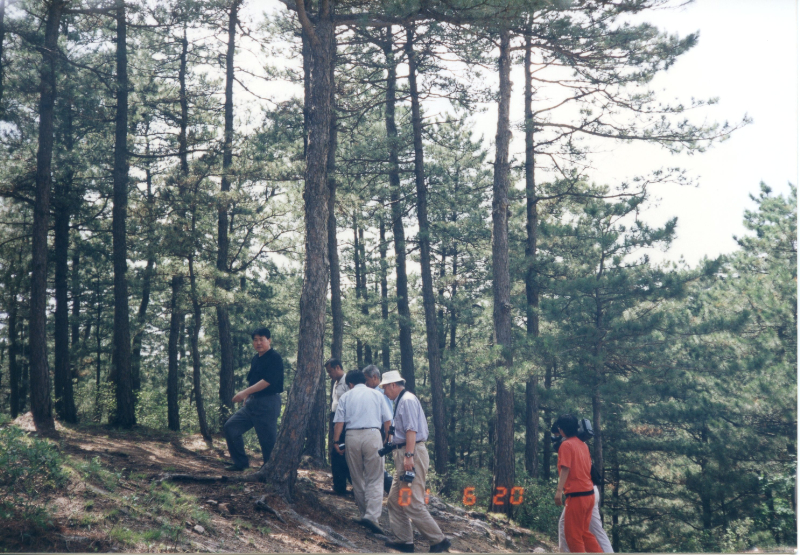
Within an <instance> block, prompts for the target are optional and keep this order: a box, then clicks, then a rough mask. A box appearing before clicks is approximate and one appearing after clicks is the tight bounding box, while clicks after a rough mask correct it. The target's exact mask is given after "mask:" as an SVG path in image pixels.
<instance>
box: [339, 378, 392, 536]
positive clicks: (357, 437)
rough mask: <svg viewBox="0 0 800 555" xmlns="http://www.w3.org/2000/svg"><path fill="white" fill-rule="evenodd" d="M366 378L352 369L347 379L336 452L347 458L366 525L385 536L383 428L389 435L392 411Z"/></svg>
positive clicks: (341, 402) (360, 522) (340, 407)
mask: <svg viewBox="0 0 800 555" xmlns="http://www.w3.org/2000/svg"><path fill="white" fill-rule="evenodd" d="M365 381H366V378H365V377H364V374H363V373H362V372H360V371H358V370H351V371H350V372H348V373H347V376H346V377H345V382H346V383H347V386H348V387H349V388H350V390H349V391H348V392H346V393H345V394H344V395H342V396H341V397H340V398H339V404H338V406H337V407H336V414H335V416H334V417H333V422H334V428H333V445H334V449H335V450H336V452H337V453H338V454H340V455H344V456H345V458H346V459H347V466H348V468H349V469H350V478H351V480H352V481H353V494H354V495H355V498H356V505H358V510H359V512H360V513H361V520H359V521H358V522H359V524H362V525H364V526H366V527H367V528H369V529H370V530H372V531H373V532H375V533H376V534H383V530H381V527H380V525H379V523H378V519H379V518H380V516H381V508H382V506H383V461H382V460H381V456H380V455H379V454H378V451H380V449H381V444H382V442H381V433H380V428H381V427H383V429H384V430H385V431H386V432H387V433H388V431H389V424H391V420H392V412H391V411H390V410H389V407H388V406H386V402H385V401H384V400H383V395H381V394H380V393H379V392H377V391H376V390H374V389H370V388H368V387H367V386H366V385H364V383H365ZM345 425H346V426H347V436H346V437H345V440H344V447H345V449H344V450H342V443H341V435H342V430H343V429H344V427H345Z"/></svg>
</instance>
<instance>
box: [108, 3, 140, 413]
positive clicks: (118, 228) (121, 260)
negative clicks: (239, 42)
mask: <svg viewBox="0 0 800 555" xmlns="http://www.w3.org/2000/svg"><path fill="white" fill-rule="evenodd" d="M125 18H126V14H125V1H124V0H117V113H116V118H115V120H116V121H115V133H114V172H113V173H114V207H113V209H112V224H111V234H112V237H113V248H114V346H113V350H112V365H113V368H114V370H113V372H114V376H115V377H116V383H115V385H116V398H117V409H116V413H115V415H114V424H116V425H117V426H121V427H123V428H130V427H131V426H133V425H134V424H136V406H135V397H134V395H133V383H132V380H131V334H130V322H129V318H128V281H127V277H126V274H127V271H128V247H127V237H126V220H127V218H128V48H127V44H126V37H127V22H126V20H125Z"/></svg>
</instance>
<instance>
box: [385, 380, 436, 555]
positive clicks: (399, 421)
mask: <svg viewBox="0 0 800 555" xmlns="http://www.w3.org/2000/svg"><path fill="white" fill-rule="evenodd" d="M405 383H406V382H405V380H404V379H403V378H402V376H401V375H400V372H398V371H396V370H392V371H391V372H386V373H384V374H383V380H381V383H380V385H381V386H382V387H383V391H384V392H385V393H386V395H387V396H388V397H389V399H391V400H392V401H394V403H395V410H394V426H393V429H392V428H390V434H391V437H390V439H389V442H388V443H387V446H386V447H385V448H384V449H383V450H382V451H381V452H382V453H383V454H388V453H389V452H392V451H393V452H394V467H395V478H394V482H393V483H392V489H391V490H390V491H389V525H390V526H391V529H392V532H393V533H394V535H395V536H397V539H398V540H399V541H396V542H389V541H387V542H386V547H391V548H393V549H397V550H398V551H401V552H403V553H413V552H414V529H413V528H412V524H413V525H414V526H415V527H416V528H417V530H419V532H420V534H422V536H423V537H424V538H425V539H427V540H428V541H429V542H430V544H431V553H443V552H445V551H447V550H448V548H449V547H450V540H448V539H447V538H446V537H445V536H444V534H442V530H441V529H440V528H439V525H438V524H436V521H435V520H433V517H432V516H431V514H430V513H429V512H428V508H427V507H426V506H425V477H426V476H427V474H428V465H429V463H430V461H429V458H428V449H427V448H426V447H425V441H426V440H427V439H428V422H427V420H426V419H425V413H424V412H423V410H422V405H420V403H419V399H417V397H416V395H414V394H413V393H411V392H409V391H406V389H405Z"/></svg>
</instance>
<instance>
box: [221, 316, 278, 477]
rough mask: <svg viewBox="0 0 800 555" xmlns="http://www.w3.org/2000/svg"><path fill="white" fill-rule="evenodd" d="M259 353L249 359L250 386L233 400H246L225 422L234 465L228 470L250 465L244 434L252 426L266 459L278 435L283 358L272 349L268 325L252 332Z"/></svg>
mask: <svg viewBox="0 0 800 555" xmlns="http://www.w3.org/2000/svg"><path fill="white" fill-rule="evenodd" d="M252 337H253V348H254V349H255V350H256V356H254V357H253V360H252V361H251V362H250V372H249V373H248V374H247V385H248V386H249V387H248V388H247V389H244V390H242V391H240V392H239V393H237V394H236V395H235V396H234V397H233V402H234V403H244V406H243V407H242V408H240V409H239V410H238V411H236V413H235V414H234V415H233V416H231V417H230V418H229V419H228V421H227V422H225V426H224V430H225V441H227V442H228V452H229V453H230V454H231V460H232V461H233V463H232V464H230V465H228V466H226V467H225V470H229V471H234V472H238V471H241V470H244V469H245V468H247V467H249V466H250V461H249V459H248V458H247V453H245V450H244V440H243V439H242V435H243V434H244V433H245V432H246V431H247V430H249V429H250V428H255V429H256V435H258V443H259V444H261V454H262V455H263V457H264V462H265V463H266V462H267V461H268V460H269V456H270V454H272V448H273V447H274V446H275V440H276V439H277V437H278V416H280V413H281V395H280V394H281V392H282V391H283V359H282V358H281V355H279V354H278V353H276V352H275V350H274V349H272V348H271V343H272V340H271V338H270V333H269V329H268V328H259V329H257V330H256V331H254V332H253V334H252Z"/></svg>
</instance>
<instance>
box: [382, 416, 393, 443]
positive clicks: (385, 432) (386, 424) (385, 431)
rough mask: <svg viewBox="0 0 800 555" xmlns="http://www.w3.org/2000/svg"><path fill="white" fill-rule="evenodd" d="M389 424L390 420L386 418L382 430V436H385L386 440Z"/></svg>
mask: <svg viewBox="0 0 800 555" xmlns="http://www.w3.org/2000/svg"><path fill="white" fill-rule="evenodd" d="M391 425H392V421H391V420H387V421H386V422H384V423H383V432H384V433H383V437H385V438H386V439H387V440H388V439H389V426H391Z"/></svg>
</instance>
